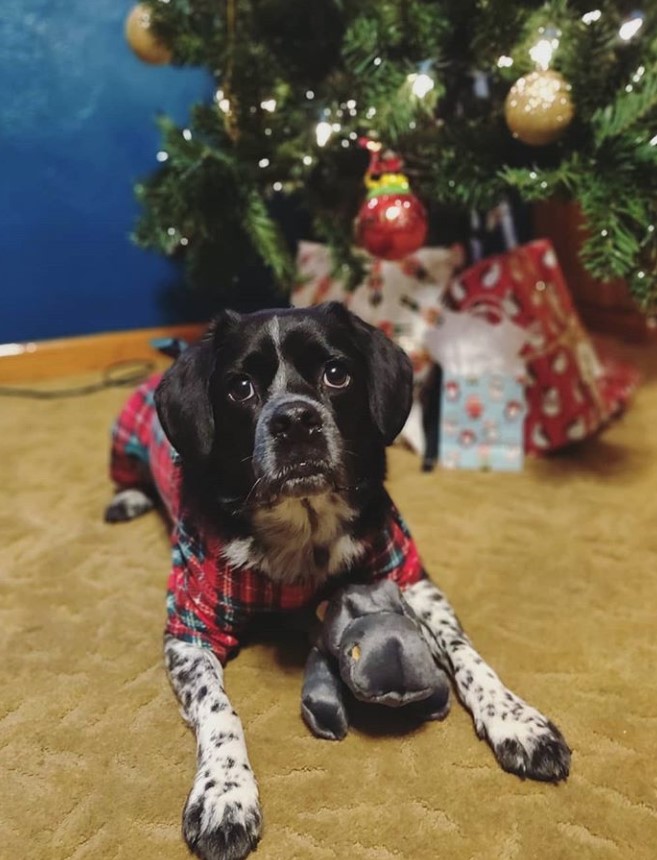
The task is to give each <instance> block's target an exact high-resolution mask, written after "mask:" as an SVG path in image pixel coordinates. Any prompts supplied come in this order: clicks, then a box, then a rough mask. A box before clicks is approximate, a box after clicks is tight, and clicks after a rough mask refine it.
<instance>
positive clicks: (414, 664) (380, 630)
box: [340, 613, 437, 707]
mask: <svg viewBox="0 0 657 860" xmlns="http://www.w3.org/2000/svg"><path fill="white" fill-rule="evenodd" d="M383 615H384V616H385V617H384V618H382V616H381V614H379V615H377V616H365V617H363V618H358V619H356V620H355V621H353V622H352V623H351V624H350V625H349V626H348V628H347V630H345V632H344V639H343V641H342V642H341V643H340V674H341V676H342V679H343V681H344V682H345V683H346V684H347V686H348V687H349V688H350V689H351V691H352V692H353V694H354V695H355V696H356V698H358V699H362V700H364V701H368V702H377V703H379V704H384V705H388V706H392V707H399V706H401V705H406V704H409V703H410V702H417V701H420V700H421V699H426V698H427V697H428V696H430V695H431V694H432V693H433V691H434V689H435V681H436V674H437V671H436V665H435V663H434V661H433V658H432V656H431V652H430V651H429V648H428V646H427V645H426V643H425V642H424V640H423V639H422V638H421V637H420V636H418V635H417V626H416V625H415V624H414V622H413V621H411V619H410V618H407V617H406V616H404V615H398V614H396V613H383Z"/></svg>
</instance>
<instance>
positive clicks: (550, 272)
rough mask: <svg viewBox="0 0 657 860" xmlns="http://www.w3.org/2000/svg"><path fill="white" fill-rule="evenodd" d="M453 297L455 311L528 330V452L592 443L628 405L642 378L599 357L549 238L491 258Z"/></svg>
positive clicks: (456, 285)
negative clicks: (470, 312) (471, 312)
mask: <svg viewBox="0 0 657 860" xmlns="http://www.w3.org/2000/svg"><path fill="white" fill-rule="evenodd" d="M448 295H449V302H450V304H451V306H452V307H454V308H455V309H458V310H471V309H475V308H476V309H477V310H478V312H480V313H481V312H484V313H486V312H487V311H489V312H490V316H491V320H494V319H499V317H500V314H502V315H503V316H504V317H506V318H507V319H509V320H510V321H511V322H513V323H515V324H516V325H519V326H521V327H522V328H523V329H525V330H526V332H527V338H528V339H527V343H526V344H525V346H524V347H523V350H522V352H521V356H522V358H523V360H524V361H525V363H526V375H527V388H526V399H527V407H528V411H527V416H526V419H525V431H524V432H525V451H526V452H534V453H543V452H547V451H551V450H554V449H557V448H561V447H563V446H565V445H569V444H572V443H573V442H578V441H580V440H582V439H585V438H586V437H587V436H590V435H591V434H593V433H595V432H597V431H598V430H599V429H600V428H601V427H603V426H604V425H605V424H606V423H607V422H608V421H609V420H610V419H611V418H612V417H613V416H614V415H617V414H618V413H619V412H620V411H621V410H622V409H623V408H624V407H625V405H626V404H627V401H628V399H629V397H630V396H631V394H632V392H633V390H634V388H635V387H636V384H637V382H638V374H637V373H636V371H635V370H634V369H633V368H631V367H630V366H628V365H626V364H622V363H619V362H614V361H612V360H610V359H606V358H604V357H603V356H601V355H599V354H598V352H597V351H596V349H595V347H594V346H593V344H592V342H591V340H590V338H589V336H588V334H587V333H586V331H585V330H584V328H583V326H582V324H581V322H580V319H579V317H578V315H577V312H576V310H575V307H574V305H573V302H572V299H571V297H570V294H569V291H568V287H567V285H566V282H565V279H564V276H563V273H562V271H561V269H560V267H559V264H558V261H557V258H556V255H555V253H554V250H553V248H552V245H551V244H550V242H549V241H548V240H545V239H540V240H536V241H534V242H530V243H529V244H526V245H522V246H520V247H518V248H515V249H513V250H511V251H508V252H506V253H505V254H500V255H496V256H493V257H487V258H486V259H485V260H482V261H481V262H479V263H477V264H475V265H474V266H471V267H470V268H468V269H466V270H465V271H463V272H462V273H461V274H460V275H459V277H458V278H457V279H456V280H455V281H454V282H453V283H452V285H451V286H450V288H449V293H448Z"/></svg>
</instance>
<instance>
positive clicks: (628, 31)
mask: <svg viewBox="0 0 657 860" xmlns="http://www.w3.org/2000/svg"><path fill="white" fill-rule="evenodd" d="M641 27H643V15H642V14H641V13H640V12H633V13H632V17H631V18H628V19H627V21H624V22H623V23H622V24H621V26H620V30H619V31H618V35H619V36H620V38H621V39H622V40H623V41H624V42H629V41H630V39H633V38H634V37H635V36H636V34H637V33H638V32H639V30H640V29H641Z"/></svg>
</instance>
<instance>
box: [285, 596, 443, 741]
mask: <svg viewBox="0 0 657 860" xmlns="http://www.w3.org/2000/svg"><path fill="white" fill-rule="evenodd" d="M345 687H346V688H347V689H348V690H350V691H351V693H352V694H353V695H354V696H355V697H356V698H357V699H359V700H361V701H363V702H374V703H376V704H381V705H387V706H389V707H393V708H399V707H402V706H404V705H408V704H411V703H416V702H417V703H421V705H419V706H418V708H417V709H416V710H417V714H416V716H419V717H420V718H421V719H423V720H439V719H442V718H443V717H444V716H446V714H447V711H448V710H449V682H448V680H447V676H446V675H445V673H444V672H443V671H442V669H440V668H439V667H438V666H437V665H436V663H435V661H434V659H433V657H432V656H431V651H430V650H429V646H428V645H427V643H426V642H425V640H424V638H423V636H422V633H421V632H420V621H419V619H418V618H417V616H416V615H415V613H414V612H413V610H412V609H411V607H410V606H409V605H408V604H407V603H406V601H405V600H404V598H403V597H402V593H401V591H400V590H399V587H398V586H397V585H396V584H395V583H394V582H392V581H391V580H388V579H383V580H380V581H379V582H376V583H374V584H373V585H372V584H370V585H350V586H347V587H346V588H344V589H342V590H340V591H338V592H337V593H336V594H335V595H334V596H333V597H332V599H331V600H330V601H329V603H328V607H327V608H326V614H325V615H324V621H323V624H322V627H321V629H320V631H319V633H318V635H317V637H316V643H315V645H314V647H313V648H312V649H311V652H310V654H309V655H308V660H307V661H306V668H305V675H304V683H303V691H302V695H301V712H302V714H303V718H304V720H305V722H306V724H307V725H308V727H309V728H310V730H311V731H312V732H313V734H315V735H317V736H318V737H320V738H327V739H330V740H341V739H342V738H344V736H345V735H346V734H347V731H348V728H349V719H348V715H347V708H346V703H345Z"/></svg>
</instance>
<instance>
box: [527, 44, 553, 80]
mask: <svg viewBox="0 0 657 860" xmlns="http://www.w3.org/2000/svg"><path fill="white" fill-rule="evenodd" d="M558 47H559V40H558V39H539V41H538V42H537V43H536V44H535V45H533V46H532V47H531V48H530V49H529V56H530V57H531V58H532V60H533V61H534V62H535V63H536V65H537V66H538V67H539V69H542V71H544V72H545V71H547V69H548V68H549V66H550V63H551V62H552V55H553V54H554V52H555V51H556V49H557V48H558Z"/></svg>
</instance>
